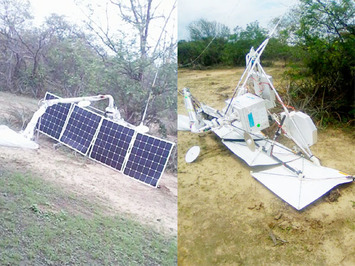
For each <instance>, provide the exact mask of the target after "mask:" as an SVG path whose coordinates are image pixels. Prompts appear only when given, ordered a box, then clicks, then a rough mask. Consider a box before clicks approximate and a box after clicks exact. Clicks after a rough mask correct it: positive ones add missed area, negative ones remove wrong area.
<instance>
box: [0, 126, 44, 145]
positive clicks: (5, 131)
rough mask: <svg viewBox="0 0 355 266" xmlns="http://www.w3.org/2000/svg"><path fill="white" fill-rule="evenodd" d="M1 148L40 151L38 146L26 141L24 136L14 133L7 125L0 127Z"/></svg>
mask: <svg viewBox="0 0 355 266" xmlns="http://www.w3.org/2000/svg"><path fill="white" fill-rule="evenodd" d="M0 146H8V147H17V148H26V149H38V147H39V146H38V144H37V143H35V142H34V141H31V140H29V139H26V138H25V137H24V136H23V135H21V134H19V133H17V132H15V131H13V130H12V129H10V128H9V127H7V126H5V125H0Z"/></svg>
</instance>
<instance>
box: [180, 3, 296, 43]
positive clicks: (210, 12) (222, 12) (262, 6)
mask: <svg viewBox="0 0 355 266" xmlns="http://www.w3.org/2000/svg"><path fill="white" fill-rule="evenodd" d="M297 3H298V0H178V39H179V40H182V39H185V40H187V39H188V38H189V33H188V30H187V26H188V25H189V24H190V23H191V22H192V21H196V20H199V19H200V18H204V19H207V20H209V21H217V22H219V23H222V24H224V25H226V26H228V27H229V28H230V30H231V31H232V30H233V28H235V27H236V26H241V27H245V26H246V25H247V24H249V23H251V22H253V21H256V20H257V21H259V23H260V24H261V26H263V27H266V28H267V27H268V23H269V22H270V20H271V19H273V18H275V17H278V16H282V15H283V14H284V13H285V12H286V10H287V9H289V8H290V7H292V6H294V5H295V4H297Z"/></svg>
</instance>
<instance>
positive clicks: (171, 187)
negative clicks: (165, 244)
mask: <svg viewBox="0 0 355 266" xmlns="http://www.w3.org/2000/svg"><path fill="white" fill-rule="evenodd" d="M36 106H37V101H36V100H33V99H30V98H27V97H23V96H16V95H13V94H9V93H4V92H0V124H4V123H5V124H7V125H9V126H10V127H11V125H13V126H14V124H15V123H14V122H18V121H21V119H24V120H26V119H28V118H30V117H31V116H32V114H33V112H34V111H35V110H37V107H36ZM11 128H12V129H14V130H15V128H13V127H11ZM54 143H55V142H54V141H52V140H51V139H49V138H48V137H46V136H44V135H41V136H40V138H39V145H40V148H39V149H38V150H26V149H17V148H8V147H0V165H1V167H3V168H6V169H9V170H16V171H19V172H30V173H32V174H33V176H34V177H38V178H43V179H44V180H46V181H49V182H51V183H55V184H58V185H59V186H60V187H62V188H63V189H65V190H68V191H70V192H72V193H74V194H75V195H79V196H82V197H85V198H86V199H88V200H94V201H95V202H99V203H100V204H102V205H103V206H105V207H107V209H108V213H111V214H113V215H114V214H118V213H123V214H125V215H127V216H129V217H131V218H133V219H135V220H138V221H139V222H141V223H143V224H147V225H151V226H153V227H154V228H155V229H156V230H158V231H159V232H161V233H164V234H168V235H176V234H177V177H176V176H174V175H173V174H169V173H165V174H164V175H163V177H162V178H161V181H160V183H159V185H160V188H158V189H155V188H151V187H149V186H147V185H144V184H141V183H139V182H137V181H135V180H133V179H131V178H129V177H127V176H124V175H122V174H120V173H118V172H116V171H114V170H112V169H109V168H107V167H105V166H103V165H100V164H98V163H95V162H94V161H91V160H90V159H87V158H84V157H83V156H81V155H79V154H76V153H75V152H74V151H72V150H70V149H69V148H66V147H59V148H57V149H54V148H53V144H54Z"/></svg>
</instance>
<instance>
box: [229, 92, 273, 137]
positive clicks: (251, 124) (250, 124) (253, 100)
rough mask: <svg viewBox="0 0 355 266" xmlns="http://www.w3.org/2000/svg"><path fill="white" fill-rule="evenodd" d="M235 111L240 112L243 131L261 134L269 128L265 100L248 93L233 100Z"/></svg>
mask: <svg viewBox="0 0 355 266" xmlns="http://www.w3.org/2000/svg"><path fill="white" fill-rule="evenodd" d="M233 109H234V111H237V112H238V115H239V119H240V121H241V122H242V125H243V129H244V130H246V131H247V132H259V131H260V130H263V129H265V128H267V127H269V119H268V115H267V111H266V106H265V100H263V99H262V98H260V97H258V96H256V95H253V94H251V93H246V94H244V95H242V96H239V97H237V98H235V99H234V100H233Z"/></svg>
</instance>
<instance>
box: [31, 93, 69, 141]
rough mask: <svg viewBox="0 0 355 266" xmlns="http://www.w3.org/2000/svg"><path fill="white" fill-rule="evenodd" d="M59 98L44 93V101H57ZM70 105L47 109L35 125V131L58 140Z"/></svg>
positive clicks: (53, 106) (59, 105) (54, 106)
mask: <svg viewBox="0 0 355 266" xmlns="http://www.w3.org/2000/svg"><path fill="white" fill-rule="evenodd" d="M58 98H59V97H57V96H55V95H53V94H50V93H48V92H47V93H46V96H45V99H46V100H51V99H58ZM70 107H71V104H70V103H65V104H63V103H60V104H55V105H52V106H50V107H48V108H47V110H46V112H45V113H44V114H43V115H42V117H41V119H40V120H39V121H38V123H37V129H38V130H39V131H41V132H42V133H44V134H46V135H48V136H49V137H52V138H54V139H56V140H59V137H60V133H61V132H62V130H63V126H64V124H65V121H66V119H67V116H68V113H69V110H70Z"/></svg>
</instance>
